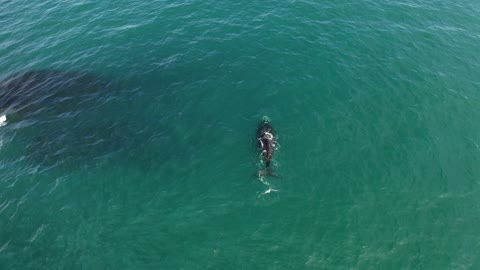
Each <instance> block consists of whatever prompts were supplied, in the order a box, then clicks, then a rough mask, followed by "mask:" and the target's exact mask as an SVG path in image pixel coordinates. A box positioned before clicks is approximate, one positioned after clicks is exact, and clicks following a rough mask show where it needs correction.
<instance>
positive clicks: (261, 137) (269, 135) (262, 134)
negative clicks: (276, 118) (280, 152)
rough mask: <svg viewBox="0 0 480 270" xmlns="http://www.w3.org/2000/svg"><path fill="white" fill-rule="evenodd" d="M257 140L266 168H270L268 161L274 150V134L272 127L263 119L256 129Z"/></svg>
mask: <svg viewBox="0 0 480 270" xmlns="http://www.w3.org/2000/svg"><path fill="white" fill-rule="evenodd" d="M257 141H258V146H259V148H260V150H261V151H262V156H263V158H264V159H265V166H266V169H269V168H270V162H271V160H272V157H273V152H274V151H275V144H276V134H275V130H274V129H273V127H272V126H271V125H270V123H268V122H267V121H263V122H262V123H261V124H260V126H259V127H258V129H257Z"/></svg>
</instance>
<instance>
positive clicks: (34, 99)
mask: <svg viewBox="0 0 480 270" xmlns="http://www.w3.org/2000/svg"><path fill="white" fill-rule="evenodd" d="M105 85H106V83H105V82H103V81H102V80H99V79H98V78H96V77H95V76H93V75H91V74H87V73H84V72H63V71H56V70H36V71H26V72H20V73H16V74H13V75H10V76H8V77H6V78H4V79H2V80H0V115H7V117H8V116H9V115H12V114H13V115H17V114H18V113H28V112H34V111H39V110H42V109H44V108H45V107H46V106H47V105H49V106H55V105H58V104H62V103H65V102H66V101H68V100H71V99H73V98H78V96H80V95H85V94H92V93H95V92H98V91H99V90H100V89H103V88H104V87H105ZM57 108H58V106H57ZM14 118H15V117H14Z"/></svg>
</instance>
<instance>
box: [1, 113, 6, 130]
mask: <svg viewBox="0 0 480 270" xmlns="http://www.w3.org/2000/svg"><path fill="white" fill-rule="evenodd" d="M6 124H7V116H6V115H2V116H0V127H3V126H5V125H6Z"/></svg>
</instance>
